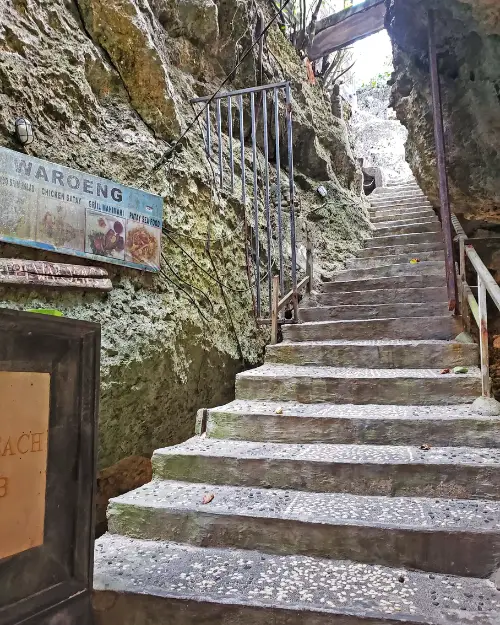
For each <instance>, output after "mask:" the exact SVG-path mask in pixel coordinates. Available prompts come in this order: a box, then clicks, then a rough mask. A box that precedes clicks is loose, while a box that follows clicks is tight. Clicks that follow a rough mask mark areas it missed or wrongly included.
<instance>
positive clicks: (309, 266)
mask: <svg viewBox="0 0 500 625" xmlns="http://www.w3.org/2000/svg"><path fill="white" fill-rule="evenodd" d="M306 275H307V277H308V278H309V281H308V283H307V287H306V290H307V292H308V293H309V294H310V293H311V291H312V287H313V276H314V260H313V244H312V239H311V236H310V234H309V233H307V241H306Z"/></svg>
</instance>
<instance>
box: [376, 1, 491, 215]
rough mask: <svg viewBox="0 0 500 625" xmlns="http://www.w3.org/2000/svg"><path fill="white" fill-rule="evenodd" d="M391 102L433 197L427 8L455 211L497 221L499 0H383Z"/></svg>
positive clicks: (417, 170)
mask: <svg viewBox="0 0 500 625" xmlns="http://www.w3.org/2000/svg"><path fill="white" fill-rule="evenodd" d="M388 6H389V13H388V22H387V25H388V30H389V34H390V36H391V39H392V42H393V52H394V67H395V73H394V75H393V83H394V84H393V89H392V103H393V106H394V108H395V110H396V113H397V116H398V118H399V119H400V120H401V121H402V122H403V124H404V125H405V126H406V127H407V129H408V142H407V150H406V153H407V159H408V162H409V164H410V166H411V168H412V170H413V172H414V174H415V176H416V177H417V179H418V181H419V182H420V184H421V186H422V188H423V189H424V191H425V193H427V194H428V195H429V196H430V198H431V199H432V200H433V201H434V203H436V205H437V203H438V191H437V183H436V168H435V150H434V136H433V126H432V108H431V107H432V104H431V102H432V100H431V90H430V75H429V57H428V39H427V10H428V9H429V8H433V9H435V12H436V39H437V44H438V60H439V73H440V78H441V89H442V95H443V109H444V123H445V133H446V146H447V157H448V159H447V162H448V170H449V179H450V191H451V200H452V205H453V210H454V211H455V212H456V213H457V214H461V215H463V216H464V217H465V218H466V219H484V220H487V221H489V222H493V223H494V222H496V223H498V222H500V177H499V175H498V172H499V171H500V43H499V42H500V3H498V2H497V1H496V0H388Z"/></svg>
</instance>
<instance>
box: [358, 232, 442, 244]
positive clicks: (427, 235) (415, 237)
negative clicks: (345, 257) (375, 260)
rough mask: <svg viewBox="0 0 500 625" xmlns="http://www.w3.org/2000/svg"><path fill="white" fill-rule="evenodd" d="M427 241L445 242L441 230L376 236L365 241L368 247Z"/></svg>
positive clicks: (424, 242)
mask: <svg viewBox="0 0 500 625" xmlns="http://www.w3.org/2000/svg"><path fill="white" fill-rule="evenodd" d="M420 243H423V244H426V243H441V244H442V243H443V235H442V233H441V232H424V233H421V234H396V235H389V236H384V237H379V236H374V237H372V238H371V239H367V240H366V241H365V246H366V247H384V246H392V245H415V244H420Z"/></svg>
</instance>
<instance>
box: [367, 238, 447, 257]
mask: <svg viewBox="0 0 500 625" xmlns="http://www.w3.org/2000/svg"><path fill="white" fill-rule="evenodd" d="M437 251H444V244H443V243H442V242H439V243H411V244H409V245H382V246H380V247H365V248H363V249H361V250H359V251H358V257H359V258H373V257H375V256H378V257H380V256H397V255H401V254H411V255H412V256H411V257H412V258H420V254H421V253H423V252H437Z"/></svg>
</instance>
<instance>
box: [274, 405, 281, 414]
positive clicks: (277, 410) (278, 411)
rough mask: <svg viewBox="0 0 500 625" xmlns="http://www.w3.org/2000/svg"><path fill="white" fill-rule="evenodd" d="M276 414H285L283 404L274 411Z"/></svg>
mask: <svg viewBox="0 0 500 625" xmlns="http://www.w3.org/2000/svg"><path fill="white" fill-rule="evenodd" d="M274 414H283V408H282V407H281V406H278V407H277V408H276V410H275V411H274Z"/></svg>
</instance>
